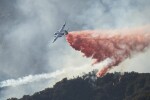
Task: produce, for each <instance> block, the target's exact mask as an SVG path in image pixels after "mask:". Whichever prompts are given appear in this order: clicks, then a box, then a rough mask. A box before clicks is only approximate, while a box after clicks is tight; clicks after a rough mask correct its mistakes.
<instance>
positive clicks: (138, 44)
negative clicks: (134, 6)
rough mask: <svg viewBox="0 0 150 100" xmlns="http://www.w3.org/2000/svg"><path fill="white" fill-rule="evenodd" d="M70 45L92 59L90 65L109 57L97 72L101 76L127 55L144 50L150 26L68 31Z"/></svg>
mask: <svg viewBox="0 0 150 100" xmlns="http://www.w3.org/2000/svg"><path fill="white" fill-rule="evenodd" d="M66 39H67V41H68V42H69V44H70V46H72V47H73V48H74V49H75V50H78V51H81V52H82V53H83V54H84V56H86V57H87V58H92V59H94V61H93V63H92V65H94V64H97V63H100V62H102V61H104V60H106V59H108V58H109V59H110V60H109V61H108V63H107V65H106V66H104V67H103V68H102V69H100V70H99V71H98V73H97V76H98V77H103V76H104V75H105V74H106V73H107V72H108V71H109V70H111V69H112V68H113V67H115V66H118V65H119V64H120V63H121V62H122V61H124V60H125V59H127V58H128V57H132V56H133V55H135V54H137V53H139V52H144V51H145V50H146V49H148V47H149V45H150V27H149V26H144V27H138V28H133V29H122V30H85V31H73V32H69V34H68V35H67V36H66Z"/></svg>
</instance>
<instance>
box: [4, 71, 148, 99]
mask: <svg viewBox="0 0 150 100" xmlns="http://www.w3.org/2000/svg"><path fill="white" fill-rule="evenodd" d="M95 73H96V71H92V72H90V73H88V74H85V75H83V76H81V77H76V78H74V79H69V80H68V79H67V78H64V79H62V80H61V81H59V82H57V83H56V84H55V85H54V86H53V87H52V88H46V89H45V90H43V91H40V92H36V93H34V94H33V95H31V96H30V95H24V96H23V97H22V98H20V99H17V98H14V97H13V98H9V99H7V100H150V73H136V72H130V73H128V72H125V73H124V74H123V75H121V73H118V72H115V73H108V74H107V75H105V76H104V77H102V78H97V77H96V76H95ZM12 92H13V91H12Z"/></svg>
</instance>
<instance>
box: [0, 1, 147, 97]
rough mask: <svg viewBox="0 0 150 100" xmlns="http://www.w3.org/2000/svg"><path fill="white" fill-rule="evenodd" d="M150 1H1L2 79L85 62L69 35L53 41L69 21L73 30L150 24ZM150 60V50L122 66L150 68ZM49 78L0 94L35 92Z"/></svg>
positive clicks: (0, 66)
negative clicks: (66, 39)
mask: <svg viewBox="0 0 150 100" xmlns="http://www.w3.org/2000/svg"><path fill="white" fill-rule="evenodd" d="M149 5H150V0H0V68H1V70H0V81H4V80H7V79H12V78H13V79H16V78H19V77H23V76H27V75H35V74H42V73H51V72H54V71H56V70H58V69H63V68H69V67H82V66H85V65H86V64H87V62H88V61H89V59H86V58H83V57H82V55H81V54H80V53H79V52H77V51H75V50H73V49H72V48H71V47H70V46H69V45H68V43H67V42H66V41H65V38H61V39H59V40H58V41H56V43H54V44H52V43H51V42H52V40H53V33H54V32H55V31H56V30H58V29H59V28H60V27H61V26H62V24H63V23H64V22H65V21H66V22H67V28H69V31H75V30H85V29H88V30H90V29H92V30H93V29H118V28H129V27H138V26H143V25H149V24H150V11H149V9H150V6H149ZM149 59H150V50H149V51H148V52H145V53H143V54H139V55H137V56H134V58H133V59H131V60H127V61H125V62H124V63H123V64H122V65H121V66H125V67H123V69H124V70H125V71H138V72H150V69H149V65H150V62H149ZM126 66H127V67H126ZM116 70H117V69H116ZM48 82H49V81H47V80H44V82H39V83H38V84H37V83H33V84H32V83H30V84H29V85H23V86H18V87H15V88H12V87H8V88H6V89H1V92H0V95H2V96H4V98H5V97H11V96H17V97H20V96H21V95H23V94H32V93H33V91H37V90H40V89H44V86H43V85H45V84H46V86H47V85H48ZM51 82H53V81H51ZM37 86H38V87H39V88H38V89H36V88H37ZM30 88H32V90H30ZM13 91H18V93H19V94H15V93H14V94H13V93H12V92H13ZM2 96H0V97H2ZM0 99H1V98H0Z"/></svg>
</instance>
